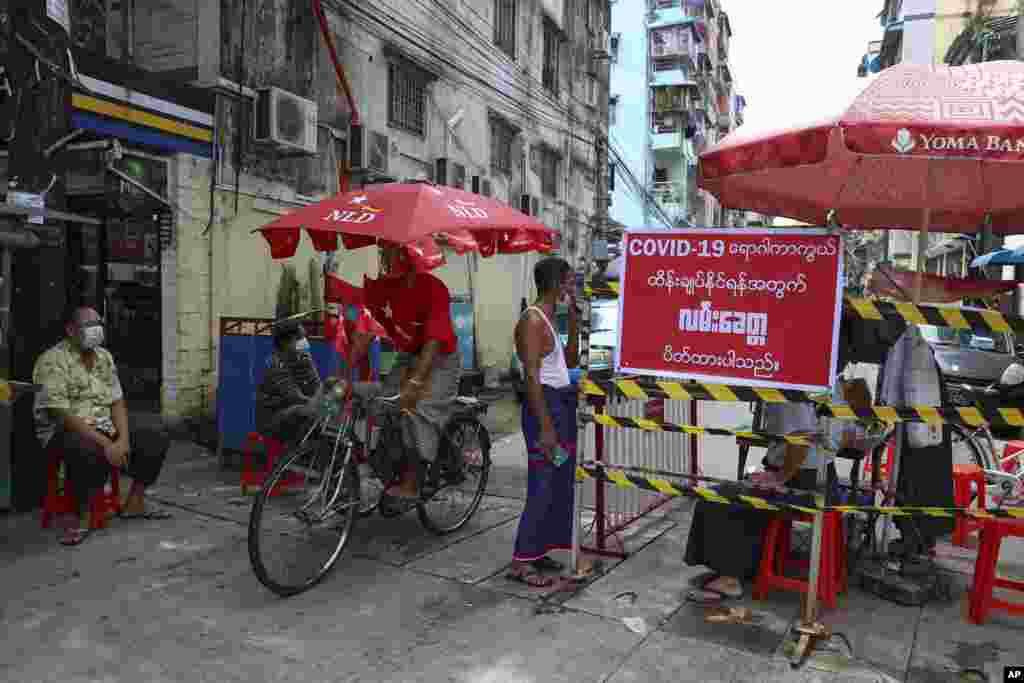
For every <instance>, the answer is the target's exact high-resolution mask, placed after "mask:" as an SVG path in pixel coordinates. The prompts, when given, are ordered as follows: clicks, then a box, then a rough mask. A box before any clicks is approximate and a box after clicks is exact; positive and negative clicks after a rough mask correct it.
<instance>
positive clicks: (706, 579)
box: [686, 571, 721, 588]
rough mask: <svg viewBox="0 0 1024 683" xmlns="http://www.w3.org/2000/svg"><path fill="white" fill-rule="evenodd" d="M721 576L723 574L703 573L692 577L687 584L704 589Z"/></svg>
mask: <svg viewBox="0 0 1024 683" xmlns="http://www.w3.org/2000/svg"><path fill="white" fill-rule="evenodd" d="M719 576H721V574H719V573H718V572H712V571H707V572H701V573H700V574H697V575H696V576H692V577H690V579H689V580H688V581H687V582H686V583H687V584H689V585H690V586H692V587H693V588H703V587H704V586H705V585H706V584H709V583H711V582H712V581H714V580H715V579H717V578H718V577H719Z"/></svg>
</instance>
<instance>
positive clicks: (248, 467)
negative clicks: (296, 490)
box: [242, 432, 295, 496]
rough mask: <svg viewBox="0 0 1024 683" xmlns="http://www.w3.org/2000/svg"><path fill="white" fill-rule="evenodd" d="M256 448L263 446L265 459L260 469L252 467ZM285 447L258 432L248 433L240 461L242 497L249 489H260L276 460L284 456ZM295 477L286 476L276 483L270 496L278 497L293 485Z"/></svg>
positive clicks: (272, 469)
mask: <svg viewBox="0 0 1024 683" xmlns="http://www.w3.org/2000/svg"><path fill="white" fill-rule="evenodd" d="M257 446H263V449H264V452H265V454H266V458H265V459H264V462H263V467H262V469H259V470H257V469H255V468H254V467H253V453H254V451H255V450H256V448H257ZM284 452H285V445H284V444H283V443H281V442H280V441H278V440H277V439H275V438H273V437H271V436H263V435H262V434H260V433H259V432H249V435H248V436H247V437H246V439H245V453H244V455H243V460H242V495H243V496H244V495H247V494H248V493H249V487H250V486H252V487H254V488H261V487H262V486H263V483H264V482H265V481H266V480H267V478H268V477H269V476H270V474H271V472H273V471H274V464H275V463H276V462H277V459H278V458H279V457H281V456H282V455H284ZM294 481H295V477H292V476H288V477H285V478H284V479H282V480H281V481H279V482H277V484H275V485H274V488H273V490H272V491H271V492H270V495H271V496H278V495H280V494H281V493H283V492H284V491H286V490H287V489H288V485H289V484H291V483H294Z"/></svg>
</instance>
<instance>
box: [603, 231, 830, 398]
mask: <svg viewBox="0 0 1024 683" xmlns="http://www.w3.org/2000/svg"><path fill="white" fill-rule="evenodd" d="M623 254H624V260H625V263H624V268H623V273H622V306H621V309H620V321H619V340H618V341H619V344H618V354H617V359H616V364H617V369H618V370H619V372H622V373H632V374H638V375H655V376H661V377H676V378H683V379H693V380H696V381H701V382H716V383H723V384H743V385H749V386H758V387H772V388H783V389H803V390H808V391H816V390H825V389H827V388H828V387H829V386H831V384H832V377H833V376H834V374H835V372H836V360H837V359H836V355H837V353H836V347H837V343H838V338H839V318H840V310H841V309H840V306H841V304H842V300H841V296H842V286H841V278H842V267H843V266H842V243H841V240H840V238H839V237H838V236H837V235H835V234H831V233H830V232H828V231H827V230H822V229H812V228H804V229H777V230H755V229H711V228H708V229H692V230H690V229H688V230H669V231H657V232H640V231H636V232H634V231H629V232H627V233H626V235H625V237H624V239H623Z"/></svg>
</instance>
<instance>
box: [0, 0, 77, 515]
mask: <svg viewBox="0 0 1024 683" xmlns="http://www.w3.org/2000/svg"><path fill="white" fill-rule="evenodd" d="M72 2H73V0H0V60H2V61H0V68H2V69H3V74H2V78H0V138H2V139H3V140H6V143H7V151H8V174H7V175H8V187H7V188H6V190H7V207H5V208H7V209H11V208H12V205H15V206H20V207H22V208H25V207H29V208H32V209H36V210H37V211H36V215H34V216H31V217H26V216H25V215H24V214H22V215H12V213H11V212H10V211H8V212H6V215H4V214H0V255H2V265H3V273H2V277H4V279H5V281H4V283H3V289H4V298H5V299H6V300H7V302H9V303H8V305H7V306H6V307H5V306H3V305H2V304H0V309H3V308H7V309H8V310H0V322H2V323H3V328H4V329H3V330H2V333H3V337H4V339H3V340H2V341H0V343H2V346H0V353H3V355H4V356H5V357H4V358H3V359H2V361H3V365H5V366H6V367H7V376H8V378H13V379H17V380H22V381H31V377H32V366H33V364H34V363H35V359H36V357H37V356H38V355H39V353H40V352H41V351H42V350H44V349H45V348H47V347H48V346H50V345H52V344H53V343H54V342H56V341H57V339H58V337H59V335H60V328H61V324H60V323H61V317H62V313H63V309H64V306H65V301H66V288H65V281H66V270H67V261H66V258H65V251H66V250H65V227H64V225H63V223H62V222H55V221H53V220H52V219H51V218H49V217H48V216H44V215H42V214H41V213H40V212H39V211H38V209H39V208H43V209H45V212H46V213H49V212H52V211H54V210H56V211H59V212H62V211H64V210H65V197H64V178H63V171H62V169H61V168H59V161H60V159H61V157H62V156H63V155H62V151H63V150H62V147H63V146H64V145H65V144H66V143H67V141H68V135H69V133H70V130H71V82H72V80H73V73H74V68H73V66H72V64H73V62H72V57H71V53H70V46H71V40H70V35H69V32H70V28H71V22H70V13H71V4H72ZM14 249H18V255H17V258H16V259H15V258H13V253H12V250H14ZM31 410H32V402H31V401H30V400H23V401H19V402H17V403H16V404H15V406H14V411H13V416H12V417H13V424H12V427H11V429H12V430H13V439H12V438H10V437H8V431H7V429H5V428H2V427H0V440H2V441H3V442H2V443H0V455H2V454H3V453H4V451H6V450H7V449H8V448H11V450H10V452H11V453H13V454H14V459H13V461H12V463H11V464H12V467H13V470H14V472H13V477H14V479H15V480H17V481H18V482H19V484H18V486H17V488H16V489H15V490H14V497H15V501H14V502H15V505H16V506H17V507H23V506H25V505H30V504H32V503H33V502H37V500H38V497H39V496H38V493H39V492H38V491H33V490H32V489H31V488H30V487H29V485H28V483H27V482H31V481H35V480H37V479H38V481H40V482H43V481H44V479H45V477H44V476H43V470H42V469H40V467H41V466H45V464H42V465H39V464H37V463H33V460H35V461H38V463H43V460H42V457H41V455H39V454H38V448H39V446H38V444H37V442H36V439H35V435H34V433H33V432H34V429H33V426H32V425H33V420H32V416H31ZM4 427H5V426H4ZM35 469H39V472H38V476H37V475H36V473H35V472H34V471H33V472H28V471H27V470H35ZM19 471H20V472H19ZM22 473H23V474H24V476H22ZM23 482H24V483H23Z"/></svg>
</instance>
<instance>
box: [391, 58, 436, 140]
mask: <svg viewBox="0 0 1024 683" xmlns="http://www.w3.org/2000/svg"><path fill="white" fill-rule="evenodd" d="M426 123H427V79H426V77H425V76H424V75H423V73H421V72H420V71H419V69H416V68H415V67H413V66H411V65H409V64H404V63H402V62H401V60H397V59H395V60H392V61H391V62H390V63H389V64H388V125H389V126H391V127H392V128H399V129H401V130H405V131H408V132H410V133H413V134H415V135H419V136H420V137H423V136H424V135H425V134H426V131H427V125H426Z"/></svg>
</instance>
